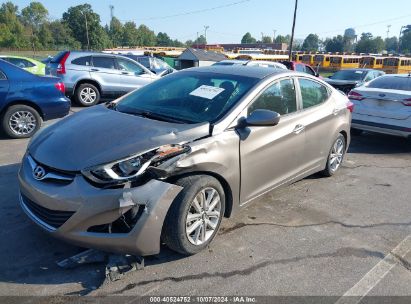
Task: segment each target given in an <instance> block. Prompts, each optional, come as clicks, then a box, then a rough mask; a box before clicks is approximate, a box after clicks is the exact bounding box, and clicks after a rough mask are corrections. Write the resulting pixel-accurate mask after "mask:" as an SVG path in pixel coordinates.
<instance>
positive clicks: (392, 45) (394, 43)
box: [384, 36, 398, 53]
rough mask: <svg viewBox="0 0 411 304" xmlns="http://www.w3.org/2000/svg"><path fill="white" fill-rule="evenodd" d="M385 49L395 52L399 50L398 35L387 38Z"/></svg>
mask: <svg viewBox="0 0 411 304" xmlns="http://www.w3.org/2000/svg"><path fill="white" fill-rule="evenodd" d="M384 42H385V49H386V50H387V51H388V52H389V53H394V52H396V51H397V50H398V39H397V37H395V36H394V37H390V38H385V41H384Z"/></svg>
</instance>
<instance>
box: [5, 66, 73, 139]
mask: <svg viewBox="0 0 411 304" xmlns="http://www.w3.org/2000/svg"><path fill="white" fill-rule="evenodd" d="M69 109H70V101H69V100H68V99H67V98H66V97H65V96H64V84H63V83H62V82H60V80H59V79H58V78H56V77H40V76H37V75H34V74H32V73H30V72H27V71H25V70H23V69H20V68H18V67H16V66H15V65H13V64H10V63H8V62H6V61H4V60H1V59H0V121H1V127H2V130H3V131H4V132H5V133H6V135H8V136H9V137H12V138H24V137H30V136H32V135H33V134H34V133H35V132H36V131H37V130H38V129H39V128H40V126H41V123H42V121H45V120H50V119H55V118H60V117H63V116H65V115H67V114H68V112H69Z"/></svg>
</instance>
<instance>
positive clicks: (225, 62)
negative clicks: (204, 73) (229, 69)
mask: <svg viewBox="0 0 411 304" xmlns="http://www.w3.org/2000/svg"><path fill="white" fill-rule="evenodd" d="M213 65H226V66H227V65H244V66H259V67H265V68H275V69H283V70H286V69H287V67H286V66H285V65H284V64H282V63H279V62H274V61H261V60H236V59H227V60H222V61H219V62H216V63H213Z"/></svg>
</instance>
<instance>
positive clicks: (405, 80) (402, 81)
mask: <svg viewBox="0 0 411 304" xmlns="http://www.w3.org/2000/svg"><path fill="white" fill-rule="evenodd" d="M367 88H375V89H387V90H400V91H411V77H397V76H382V77H378V78H376V79H375V80H374V81H371V82H370V83H369V84H368V85H367Z"/></svg>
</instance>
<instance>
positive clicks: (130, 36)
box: [122, 21, 138, 47]
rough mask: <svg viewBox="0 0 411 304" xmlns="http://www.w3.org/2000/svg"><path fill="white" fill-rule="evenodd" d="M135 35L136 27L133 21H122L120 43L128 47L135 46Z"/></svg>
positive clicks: (136, 42) (136, 33)
mask: <svg viewBox="0 0 411 304" xmlns="http://www.w3.org/2000/svg"><path fill="white" fill-rule="evenodd" d="M137 35H138V32H137V27H136V24H135V23H134V22H133V21H128V22H126V23H124V27H123V38H122V45H123V46H130V47H132V46H137V45H138V41H137Z"/></svg>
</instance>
